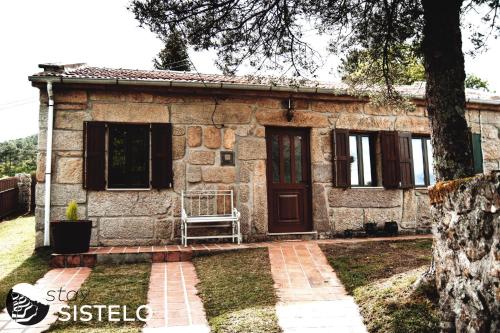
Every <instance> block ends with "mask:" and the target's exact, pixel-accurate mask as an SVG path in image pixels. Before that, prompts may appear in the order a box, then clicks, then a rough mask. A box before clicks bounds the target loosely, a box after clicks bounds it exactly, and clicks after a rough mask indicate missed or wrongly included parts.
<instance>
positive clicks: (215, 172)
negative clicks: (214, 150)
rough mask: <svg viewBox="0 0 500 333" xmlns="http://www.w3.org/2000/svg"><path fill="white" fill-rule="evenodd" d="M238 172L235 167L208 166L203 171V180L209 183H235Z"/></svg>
mask: <svg viewBox="0 0 500 333" xmlns="http://www.w3.org/2000/svg"><path fill="white" fill-rule="evenodd" d="M235 179H236V171H235V168H234V167H229V166H224V167H218V166H208V167H203V169H202V180H203V181H204V182H207V183H226V184H231V183H234V181H235Z"/></svg>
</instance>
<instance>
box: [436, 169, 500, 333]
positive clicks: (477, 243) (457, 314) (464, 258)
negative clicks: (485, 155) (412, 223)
mask: <svg viewBox="0 0 500 333" xmlns="http://www.w3.org/2000/svg"><path fill="white" fill-rule="evenodd" d="M434 211H435V214H436V225H435V227H434V230H433V232H434V235H435V243H434V259H435V265H436V281H437V287H438V291H439V294H440V300H439V305H440V308H441V313H442V314H443V317H442V327H443V328H444V331H445V332H498V331H500V255H499V254H500V172H494V173H491V174H490V175H489V176H482V177H478V178H475V179H473V180H470V181H468V182H465V183H463V184H461V185H459V187H458V189H457V190H456V191H454V192H453V193H451V194H448V195H447V196H446V197H445V199H444V202H443V203H442V204H439V205H437V206H436V207H435V208H434Z"/></svg>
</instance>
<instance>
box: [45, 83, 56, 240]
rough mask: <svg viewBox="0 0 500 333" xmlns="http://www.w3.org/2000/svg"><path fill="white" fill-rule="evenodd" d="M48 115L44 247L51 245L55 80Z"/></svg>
mask: <svg viewBox="0 0 500 333" xmlns="http://www.w3.org/2000/svg"><path fill="white" fill-rule="evenodd" d="M46 82H47V95H48V97H49V98H48V99H49V100H48V114H47V135H46V136H47V139H46V141H47V142H46V149H45V199H44V201H43V202H44V209H43V245H44V246H49V245H50V192H51V191H50V190H51V183H52V133H53V124H54V94H53V92H52V82H53V80H50V79H47V80H46Z"/></svg>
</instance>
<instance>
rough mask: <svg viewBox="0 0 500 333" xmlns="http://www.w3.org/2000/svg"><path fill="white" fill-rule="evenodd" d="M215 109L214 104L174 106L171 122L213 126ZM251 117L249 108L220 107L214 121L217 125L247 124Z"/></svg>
mask: <svg viewBox="0 0 500 333" xmlns="http://www.w3.org/2000/svg"><path fill="white" fill-rule="evenodd" d="M214 107H215V105H214V104H173V105H172V118H171V121H172V122H173V123H176V124H200V125H212V113H213V111H214ZM251 115H252V109H251V108H250V107H249V106H243V107H232V106H228V105H220V106H218V107H217V109H216V111H215V115H214V119H213V121H214V122H215V123H216V124H245V123H249V122H250V119H251Z"/></svg>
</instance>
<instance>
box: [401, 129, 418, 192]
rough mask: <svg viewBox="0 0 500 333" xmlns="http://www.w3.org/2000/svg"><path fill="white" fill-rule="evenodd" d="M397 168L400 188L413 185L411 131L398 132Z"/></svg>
mask: <svg viewBox="0 0 500 333" xmlns="http://www.w3.org/2000/svg"><path fill="white" fill-rule="evenodd" d="M399 170H400V174H401V188H412V187H413V180H414V178H413V156H412V149H411V133H408V132H400V133H399Z"/></svg>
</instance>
